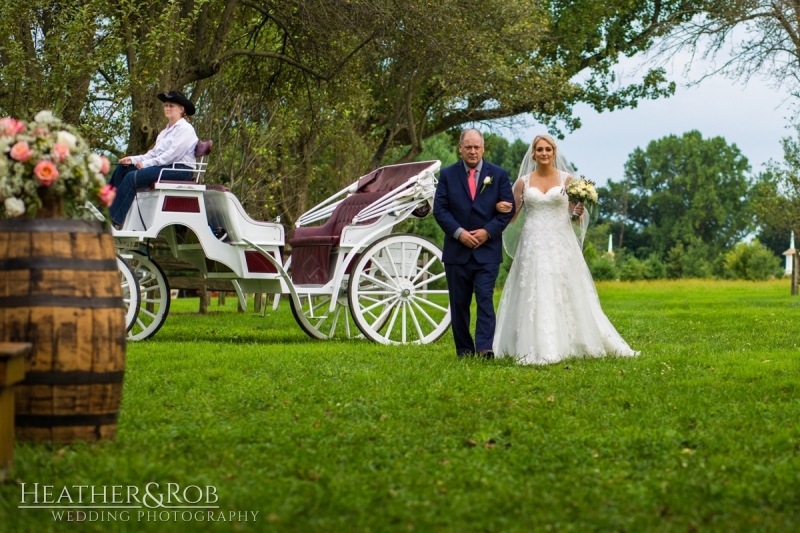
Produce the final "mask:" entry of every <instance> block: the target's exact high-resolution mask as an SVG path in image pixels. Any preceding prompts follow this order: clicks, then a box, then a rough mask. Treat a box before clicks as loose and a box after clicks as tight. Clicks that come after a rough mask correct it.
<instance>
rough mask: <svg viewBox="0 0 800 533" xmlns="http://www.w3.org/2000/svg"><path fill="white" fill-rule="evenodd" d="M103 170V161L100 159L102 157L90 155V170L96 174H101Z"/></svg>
mask: <svg viewBox="0 0 800 533" xmlns="http://www.w3.org/2000/svg"><path fill="white" fill-rule="evenodd" d="M101 168H103V160H102V159H100V156H99V155H97V154H89V170H91V171H92V172H94V173H95V174H99V173H100V169H101Z"/></svg>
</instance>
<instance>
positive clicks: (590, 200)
mask: <svg viewBox="0 0 800 533" xmlns="http://www.w3.org/2000/svg"><path fill="white" fill-rule="evenodd" d="M567 197H569V201H570V202H572V203H573V204H576V205H577V204H583V206H584V207H585V208H586V210H587V211H588V212H589V214H590V215H591V213H592V211H594V209H595V207H597V191H596V190H595V188H594V182H593V181H591V180H587V179H586V178H585V177H584V176H581V177H580V178H579V179H574V178H573V180H572V181H571V182H570V183H569V185H567ZM578 218H579V216H578V215H577V214H575V212H573V213H572V220H577V219H578Z"/></svg>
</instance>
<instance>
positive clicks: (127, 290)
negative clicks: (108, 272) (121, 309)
mask: <svg viewBox="0 0 800 533" xmlns="http://www.w3.org/2000/svg"><path fill="white" fill-rule="evenodd" d="M117 269H119V277H120V281H121V283H122V303H123V304H124V305H125V331H130V330H131V328H132V327H133V324H134V322H135V321H136V317H137V316H138V315H139V299H140V298H141V293H140V292H139V284H138V283H136V275H135V274H134V273H133V270H131V267H130V265H128V263H126V262H125V260H124V259H122V258H121V257H120V256H117Z"/></svg>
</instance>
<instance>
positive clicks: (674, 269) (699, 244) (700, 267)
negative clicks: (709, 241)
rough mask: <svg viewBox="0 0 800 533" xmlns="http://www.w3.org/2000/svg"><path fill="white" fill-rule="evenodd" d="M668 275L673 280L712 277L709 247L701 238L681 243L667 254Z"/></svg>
mask: <svg viewBox="0 0 800 533" xmlns="http://www.w3.org/2000/svg"><path fill="white" fill-rule="evenodd" d="M666 273H667V277H669V278H673V279H677V278H708V277H711V263H710V262H709V261H708V246H707V245H706V244H705V243H704V242H703V241H701V240H700V239H699V238H693V239H690V240H689V241H688V243H686V244H685V245H684V243H682V242H679V243H678V244H676V245H675V246H673V247H672V248H671V249H670V251H669V252H667V264H666Z"/></svg>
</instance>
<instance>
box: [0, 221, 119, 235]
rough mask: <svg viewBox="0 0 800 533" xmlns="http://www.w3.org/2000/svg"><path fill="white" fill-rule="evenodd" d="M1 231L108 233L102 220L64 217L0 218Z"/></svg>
mask: <svg viewBox="0 0 800 533" xmlns="http://www.w3.org/2000/svg"><path fill="white" fill-rule="evenodd" d="M0 231H3V232H9V233H98V234H102V233H107V231H108V230H107V229H106V228H105V227H104V225H103V223H102V222H98V221H93V220H69V219H63V218H35V219H23V220H20V219H13V218H12V219H7V220H0Z"/></svg>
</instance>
